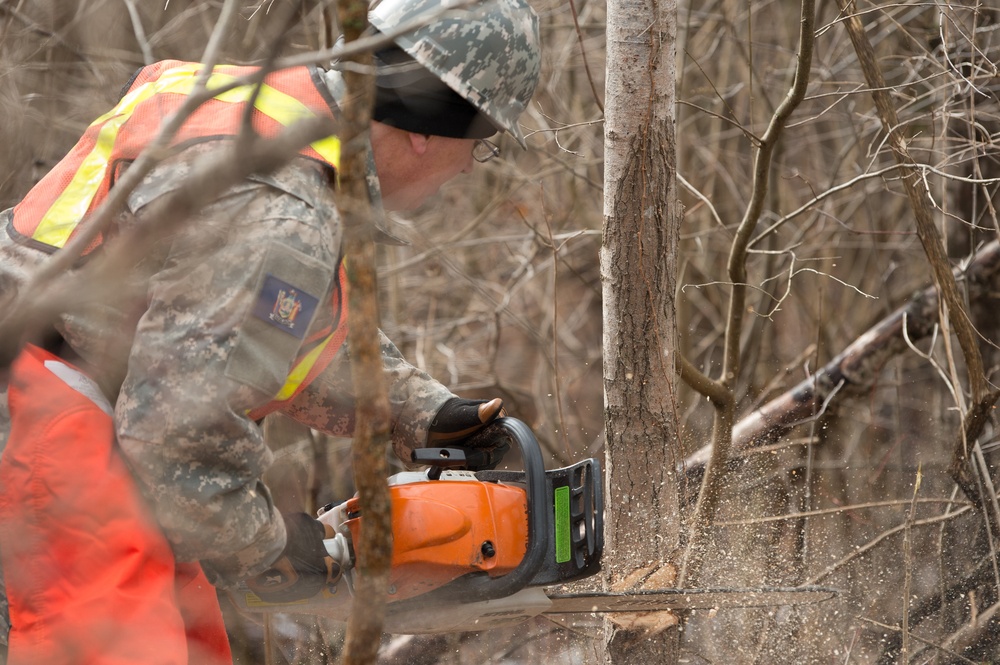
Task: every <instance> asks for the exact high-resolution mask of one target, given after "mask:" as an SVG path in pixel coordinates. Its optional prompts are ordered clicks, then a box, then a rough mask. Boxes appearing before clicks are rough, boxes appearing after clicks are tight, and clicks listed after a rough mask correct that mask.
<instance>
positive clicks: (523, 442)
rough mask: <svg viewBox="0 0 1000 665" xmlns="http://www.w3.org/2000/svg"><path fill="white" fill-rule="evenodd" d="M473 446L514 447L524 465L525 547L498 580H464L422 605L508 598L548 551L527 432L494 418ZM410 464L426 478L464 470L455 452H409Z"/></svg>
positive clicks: (541, 489)
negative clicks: (449, 470) (411, 454)
mask: <svg viewBox="0 0 1000 665" xmlns="http://www.w3.org/2000/svg"><path fill="white" fill-rule="evenodd" d="M477 439H479V440H481V441H482V440H489V441H492V442H498V441H500V442H502V440H503V439H507V440H508V441H511V442H513V443H516V444H517V446H518V448H519V449H520V451H521V460H522V463H523V464H524V477H525V491H526V493H527V495H528V545H527V551H525V553H524V558H523V559H522V560H521V563H520V564H519V565H518V566H517V567H516V568H515V569H514V570H512V571H511V572H509V573H507V574H506V575H501V576H499V577H489V576H487V575H467V576H465V577H462V578H459V579H457V580H455V581H454V582H452V583H450V584H448V585H446V586H443V587H441V588H439V589H436V590H434V591H432V592H430V593H428V594H425V595H423V596H421V600H422V602H427V601H428V600H430V599H431V598H432V597H433V599H434V600H440V601H446V602H447V601H454V600H458V601H461V602H466V603H467V602H473V601H482V600H494V599H497V598H506V597H507V596H510V595H513V594H515V593H517V592H518V591H520V590H521V589H523V588H525V587H526V586H528V584H529V583H530V582H531V581H532V580H533V579H534V578H535V575H536V574H537V573H538V572H539V570H541V568H542V565H543V563H544V561H545V556H546V553H547V552H548V550H549V545H550V544H549V542H548V541H549V533H548V516H547V514H546V511H547V506H548V503H547V502H546V500H545V499H546V487H547V483H546V478H545V461H544V460H543V459H542V451H541V448H540V446H539V445H538V439H536V438H535V435H534V433H532V431H531V429H530V428H529V427H528V426H527V425H525V424H524V423H523V422H521V421H520V420H518V419H517V418H510V417H505V418H498V419H497V420H495V421H493V422H492V423H491V424H490V425H488V426H487V427H485V428H484V431H483V432H482V433H480V434H479V435H478V436H477ZM414 452H415V453H418V454H415V455H414V458H413V461H414V462H417V463H419V464H428V465H431V466H432V468H431V470H430V472H429V473H428V477H429V478H431V479H432V480H434V479H436V478H439V477H440V475H441V471H443V470H444V469H446V468H461V467H463V466H465V465H466V457H465V452H464V451H463V450H461V449H459V448H423V449H419V450H417V451H414Z"/></svg>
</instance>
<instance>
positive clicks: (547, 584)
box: [234, 418, 836, 634]
mask: <svg viewBox="0 0 1000 665" xmlns="http://www.w3.org/2000/svg"><path fill="white" fill-rule="evenodd" d="M488 436H489V437H491V441H493V442H494V444H496V443H499V444H501V445H503V444H504V443H506V444H508V445H509V444H511V443H513V444H516V445H517V447H518V448H519V449H520V453H521V459H522V466H523V468H524V470H523V471H503V470H500V471H495V470H485V471H475V472H473V471H469V470H465V467H468V466H470V465H472V466H474V464H472V463H470V459H469V458H468V457H467V453H468V454H470V455H472V456H474V455H475V451H474V450H472V451H470V450H469V449H460V448H424V449H420V450H416V451H414V454H413V460H412V461H413V462H415V463H417V464H418V465H424V466H426V467H427V469H426V470H423V471H406V472H402V473H398V474H396V475H393V476H392V477H390V478H389V479H388V484H389V493H390V498H391V506H392V508H391V511H392V514H391V519H392V538H393V554H392V562H391V569H390V579H389V589H388V593H389V595H388V598H387V605H386V617H385V631H386V632H388V633H395V634H426V633H448V632H461V631H471V630H476V631H478V630H486V629H491V628H498V627H503V626H509V625H512V624H516V623H519V622H522V621H526V620H528V619H531V618H533V617H536V616H539V615H544V616H554V615H572V614H604V613H610V612H629V613H635V612H656V611H670V610H695V609H715V608H727V607H761V606H778V605H795V604H801V603H813V602H820V601H823V600H826V599H828V598H831V597H832V596H834V595H835V593H836V591H835V590H833V589H828V588H823V587H815V586H806V587H791V588H775V587H760V588H731V589H727V588H707V589H677V588H670V589H657V590H636V591H624V592H598V591H583V592H578V593H565V592H563V591H562V589H563V587H564V586H565V585H566V584H568V583H571V582H576V581H579V580H583V579H585V578H588V577H591V576H593V575H595V574H596V573H598V572H599V571H600V570H601V554H602V551H603V547H604V499H603V496H604V495H603V481H602V478H601V465H600V463H599V461H598V460H597V459H594V458H590V459H586V460H583V461H581V462H578V463H576V464H573V465H571V466H567V467H563V468H560V469H549V470H546V469H545V464H544V461H543V459H542V453H541V449H540V447H539V445H538V441H537V439H536V438H535V436H534V434H533V433H532V431H531V430H530V429H529V428H528V427H527V425H525V424H524V423H523V422H521V421H519V420H517V419H515V418H501V419H499V420H497V421H496V422H495V423H494V424H493V425H492V426H491V427H490V432H489V434H488ZM319 520H320V522H322V523H324V524H325V525H326V526H327V533H328V534H332V535H331V537H329V538H327V539H326V540H325V541H324V543H325V545H326V549H327V552H328V553H329V555H330V557H331V558H332V559H333V560H334V561H335V562H336V563H338V564H339V565H340V569H341V575H340V576H339V577H338V578H337V579H330V580H329V581H328V584H327V585H326V586H325V588H324V589H323V590H322V591H321V592H320V593H319V594H318V595H316V596H314V597H312V598H309V599H307V600H300V601H294V602H289V603H271V602H265V601H263V600H261V599H260V598H259V597H258V596H257V595H256V594H254V593H253V592H252V591H250V590H249V589H247V588H246V587H242V588H240V589H238V590H237V592H236V593H235V594H234V601H235V602H236V604H237V605H238V606H239V607H241V609H243V610H244V611H249V612H265V613H273V612H280V613H291V614H311V615H318V616H323V617H328V618H331V619H334V620H339V621H344V622H346V621H347V619H348V617H349V614H350V611H351V601H352V598H353V595H354V586H355V585H354V583H355V579H356V577H355V576H356V575H357V569H356V568H355V555H354V548H353V543H354V542H355V541H356V540H357V539H358V537H359V533H360V530H361V529H362V528H363V525H364V515H363V511H362V508H361V506H360V503H359V500H358V498H357V497H356V496H355V497H354V498H352V499H349V500H348V501H345V502H343V503H339V504H336V505H330V506H326V507H325V508H324V509H323V510H321V511H320V514H319Z"/></svg>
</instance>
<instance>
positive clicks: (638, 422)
mask: <svg viewBox="0 0 1000 665" xmlns="http://www.w3.org/2000/svg"><path fill="white" fill-rule="evenodd" d="M676 13H677V12H676V4H675V3H674V2H673V1H669V2H655V1H653V2H621V3H618V4H614V3H613V4H612V5H609V7H608V16H609V18H608V30H607V35H608V37H607V38H608V62H609V63H613V64H614V66H611V67H609V68H608V71H607V76H608V80H607V86H608V88H607V99H608V102H609V103H608V107H607V118H606V123H605V152H606V161H605V204H604V209H605V220H604V238H603V241H604V245H603V247H602V250H601V272H602V279H603V283H604V284H603V296H604V326H605V328H604V390H605V409H606V410H605V424H606V432H607V445H606V455H607V457H606V459H607V467H608V468H607V477H608V500H607V501H606V505H607V510H606V513H605V519H606V520H607V534H606V536H607V537H606V541H607V542H608V552H607V554H606V558H605V561H606V566H605V568H606V571H607V572H606V579H605V581H606V583H607V584H609V585H610V586H611V587H613V588H629V587H636V586H641V585H642V584H643V583H644V582H646V583H649V584H655V585H657V586H668V585H669V584H671V583H672V582H673V580H674V578H675V575H674V571H675V570H676V556H677V543H678V538H679V529H678V522H679V518H678V475H677V474H676V473H675V471H674V469H675V468H676V466H675V463H676V462H677V461H678V460H679V457H678V455H679V454H680V452H679V451H680V446H679V440H678V425H677V417H676V411H675V407H676V404H675V394H676V385H675V384H676V376H675V371H674V362H673V360H672V358H673V355H674V353H675V352H676V348H677V341H676V336H677V332H676V324H675V320H674V291H675V280H676V263H677V243H678V238H679V214H678V206H677V204H676V197H677V193H676V189H675V180H674V174H675V166H676V153H675V136H674V127H675V119H674V109H673V105H674V79H675V76H676V71H675V65H674V36H675V31H676V25H675V22H676ZM633 619H634V618H633ZM645 619H649V618H648V617H647V618H645ZM676 626H677V617H676V616H674V615H671V614H668V613H664V614H662V615H660V616H654V617H652V621H648V620H647V621H643V622H642V624H641V625H640V623H639V622H637V621H632V620H628V619H626V620H623V621H619V622H618V623H615V624H612V623H610V622H608V623H607V624H606V644H607V654H606V655H607V660H608V662H612V663H651V662H657V663H671V662H676V659H677V657H678V645H679V631H678V630H677V628H676Z"/></svg>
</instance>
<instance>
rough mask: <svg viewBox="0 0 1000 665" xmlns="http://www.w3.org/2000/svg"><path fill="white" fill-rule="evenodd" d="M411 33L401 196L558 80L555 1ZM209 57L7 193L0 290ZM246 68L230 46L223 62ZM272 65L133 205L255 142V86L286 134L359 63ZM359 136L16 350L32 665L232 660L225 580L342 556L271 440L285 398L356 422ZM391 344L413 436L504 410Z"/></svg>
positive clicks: (438, 180)
mask: <svg viewBox="0 0 1000 665" xmlns="http://www.w3.org/2000/svg"><path fill="white" fill-rule="evenodd" d="M438 8H439V5H438V3H437V2H435V1H434V0H383V2H381V3H380V4H379V5H378V6H377V7H376V8H375V9H374V10H373V11H372V13H371V15H370V18H371V22H372V24H373V26H374V27H375V28H377V29H379V30H382V31H383V32H388V31H390V30H393V29H394V28H395V27H397V26H400V25H403V24H407V25H416V24H417V23H415V22H413V19H414V18H415V17H417V16H419V15H426V12H428V11H433V10H436V9H438ZM393 42H394V43H393V44H392V45H391V46H389V47H388V48H386V49H383V50H382V51H380V52H378V53H377V54H376V55H377V61H378V75H377V82H376V86H377V100H376V105H375V110H374V115H373V118H374V119H373V122H372V124H371V129H370V135H369V138H370V156H371V160H370V161H371V165H372V167H371V170H372V174H373V176H375V177H372V178H370V194H371V198H372V201H373V203H375V204H376V206H377V207H381V206H384V208H385V209H388V210H402V209H407V208H412V207H415V206H418V205H420V204H421V203H423V201H424V200H426V198H427V197H428V196H431V195H432V194H434V193H435V192H436V191H437V189H438V188H439V187H440V186H441V185H442V184H443V183H444V182H447V181H448V180H450V179H452V178H453V177H455V176H457V175H459V174H462V173H467V172H469V171H470V170H471V169H472V168H473V165H474V164H475V163H476V162H477V161H486V160H488V159H490V158H492V157H495V156H496V155H497V154H498V149H497V148H496V146H495V145H494V144H492V143H491V142H490V141H489V140H488V139H489V137H491V136H492V135H493V134H495V133H497V132H506V133H507V134H509V135H511V136H512V137H513V138H514V139H515V140H516V141H517V142H518V143H520V144H521V145H522V146H523V145H524V136H523V133H522V132H521V130H520V128H519V126H518V124H517V118H518V116H519V115H520V114H521V112H522V111H523V110H524V108H525V107H526V105H527V103H528V101H529V100H530V98H531V96H532V93H533V91H534V88H535V85H536V83H537V80H538V72H539V66H540V54H539V44H538V28H537V17H536V16H535V14H534V12H533V11H532V10H531V9H530V7H529V6H528V5H527V4H526V2H525V1H524V0H490V1H482V2H478V3H472V4H469V5H463V7H462V8H461V9H456V10H452V11H449V12H448V13H446V14H439V15H438V17H437V18H436V19H434V20H431V21H430V22H429V23H426V24H425V25H423V27H420V28H417V29H416V30H415V31H413V32H410V33H405V34H402V35H399V36H397V37H395V38H394V40H393ZM200 70H201V67H200V65H197V64H192V63H182V62H176V61H165V62H161V63H156V64H154V65H150V66H148V67H145V68H143V69H142V70H140V71H139V72H138V73H137V75H136V77H135V78H134V79H133V80H132V81H130V82H129V84H128V85H127V86H126V88H125V91H124V93H123V96H122V98H121V101H120V102H119V104H118V105H117V106H116V107H115V108H114V109H112V110H111V111H110V112H109V113H107V114H105V115H104V116H102V117H101V118H99V119H98V120H97V121H95V123H94V124H93V125H92V126H91V128H90V129H89V130H88V132H87V133H85V134H84V136H83V137H82V138H81V140H80V142H78V144H77V146H76V147H75V148H74V149H73V150H72V151H71V152H70V153H69V155H67V157H66V158H65V159H64V160H63V161H62V162H60V163H59V164H58V165H57V166H56V167H55V168H54V169H53V171H52V172H51V173H50V174H48V175H47V176H46V177H45V178H43V179H42V180H41V181H40V182H39V183H38V185H36V187H35V188H33V189H32V190H31V192H29V193H28V195H27V196H26V197H25V198H24V199H23V200H22V201H21V202H20V203H19V204H18V205H17V206H15V207H14V208H13V209H11V210H8V211H5V212H4V213H2V215H3V220H2V221H3V229H2V230H0V296H2V295H3V294H6V293H12V292H14V291H15V290H17V289H18V288H20V286H21V285H22V284H24V283H25V280H26V277H27V275H29V274H30V273H31V271H32V270H34V269H36V268H37V267H38V266H39V265H40V264H41V263H42V262H43V261H44V260H45V259H46V258H47V257H48V256H49V254H51V253H52V252H54V251H58V250H59V248H60V247H62V246H64V245H65V243H66V242H67V241H68V240H69V239H70V238H72V237H73V236H74V235H75V234H76V233H79V232H80V230H81V229H83V228H85V227H86V224H87V219H88V217H87V215H88V213H89V212H91V211H93V210H94V209H95V208H96V207H97V206H98V205H99V204H100V203H101V201H102V200H103V199H104V197H105V196H106V195H107V193H108V191H109V189H110V188H111V186H112V185H113V183H114V181H115V180H116V178H117V177H118V176H119V175H120V174H121V173H122V171H123V170H124V169H126V168H128V164H129V163H130V162H131V161H132V160H134V159H135V158H136V156H137V155H138V154H140V153H141V151H142V149H143V148H144V147H145V145H146V144H147V143H148V142H149V140H151V138H152V136H153V135H155V132H156V131H157V129H158V127H159V126H160V124H161V123H162V122H163V119H164V118H165V117H166V116H167V115H169V113H170V112H171V111H172V110H173V109H176V108H177V107H178V105H179V103H180V100H182V99H183V97H184V95H185V94H186V92H187V91H188V90H190V86H191V83H192V81H193V79H194V77H196V76H197V75H198V73H199V72H200ZM245 73H247V69H246V68H241V67H229V66H220V67H218V68H217V69H216V70H215V71H214V76H215V77H218V80H219V81H222V82H224V81H227V80H232V79H234V78H238V77H239V76H241V75H243V74H245ZM213 78H214V77H213ZM261 91H262V93H261V94H255V93H254V92H253V90H252V88H250V87H245V88H237V89H236V90H234V91H230V92H228V93H226V94H225V95H220V96H219V97H217V98H216V99H213V100H211V101H210V102H208V103H207V104H206V105H205V106H203V107H202V108H201V109H199V111H197V112H196V113H195V114H194V115H193V116H192V117H191V119H190V120H189V122H188V123H187V124H186V125H185V127H184V128H183V129H182V130H181V132H180V133H179V134H178V136H177V139H176V141H175V143H174V144H173V149H172V150H171V153H170V155H169V156H168V157H167V158H166V159H165V160H163V161H162V162H161V163H160V164H159V165H158V166H157V167H156V168H155V169H154V170H153V171H152V172H150V173H149V174H148V175H147V176H146V177H145V179H144V180H143V182H142V184H141V185H140V186H139V187H137V188H136V189H135V190H134V191H133V192H131V193H130V194H129V196H128V201H127V204H126V210H125V212H124V213H123V214H122V215H121V217H120V218H119V219H118V220H117V229H116V230H117V231H119V232H120V231H124V230H127V229H130V228H136V227H138V228H141V227H142V225H143V224H148V223H152V222H154V221H155V220H156V219H157V212H156V211H157V209H158V208H159V207H161V206H162V204H163V202H164V201H165V200H167V199H168V198H169V197H170V195H171V194H172V193H174V192H176V191H178V189H179V188H180V187H181V186H182V184H183V183H184V182H185V179H186V178H187V177H188V176H190V175H192V174H198V172H199V171H198V168H199V165H200V164H201V163H202V160H203V158H205V157H206V156H211V155H214V154H217V152H218V151H219V150H225V149H226V148H227V146H229V145H230V144H231V143H232V140H233V138H234V137H235V136H236V135H237V134H238V133H239V130H240V124H239V123H240V122H241V120H242V118H243V117H244V115H245V113H244V112H245V110H246V109H245V105H246V104H247V103H248V102H249V100H251V99H253V100H255V107H254V108H255V110H254V112H253V114H252V117H253V122H254V127H255V129H256V131H257V132H258V133H260V134H262V135H264V136H268V135H272V134H274V133H276V132H277V131H279V130H280V126H282V125H283V124H285V123H286V122H287V121H288V120H289V118H292V119H297V118H305V117H309V116H310V115H317V114H335V113H336V112H337V108H336V100H337V99H339V98H340V97H341V95H342V94H343V84H342V80H341V78H340V75H339V73H338V72H337V71H336V69H335V68H334V69H330V70H327V71H324V70H322V69H319V68H315V67H301V68H295V69H291V70H283V71H281V72H275V73H272V74H270V75H269V76H268V77H267V78H265V80H264V85H263V88H262V89H261ZM338 156H339V142H338V140H337V138H336V137H328V138H327V139H323V140H321V141H317V142H316V143H314V144H312V145H310V146H307V147H306V148H304V149H303V150H302V151H301V152H300V154H299V155H298V156H296V157H295V158H293V159H292V160H291V161H289V162H288V163H287V164H286V165H284V166H282V167H280V168H277V169H275V170H274V171H271V172H268V173H258V174H254V175H252V176H249V177H248V178H246V179H245V180H244V181H242V182H241V183H239V184H238V185H236V186H234V187H231V188H229V189H227V190H226V191H224V192H221V193H220V194H219V195H218V196H217V197H216V198H215V200H213V201H212V202H211V203H210V204H208V205H207V206H205V207H204V208H202V209H201V210H199V211H197V212H196V213H195V214H194V216H193V217H192V219H190V220H188V221H186V223H185V224H183V225H181V226H180V227H179V230H177V231H176V232H174V233H172V234H171V235H170V237H169V238H166V239H165V240H163V241H161V242H158V243H157V245H156V247H155V248H154V251H152V252H151V253H150V254H149V255H148V256H142V257H136V265H135V269H134V271H133V272H132V273H131V274H130V275H129V276H128V277H127V278H126V279H124V280H123V281H122V282H121V283H118V284H115V285H114V287H115V293H113V294H104V296H105V297H102V294H94V293H81V298H80V302H79V303H77V304H76V305H75V306H74V307H73V308H71V309H70V310H69V311H66V312H64V313H63V315H62V316H61V317H60V321H59V324H58V333H59V334H58V337H53V340H51V342H52V343H51V344H48V345H45V344H42V345H35V346H31V345H29V346H26V347H25V348H24V350H23V351H22V352H21V354H20V355H19V356H18V357H17V359H16V360H15V362H14V364H13V365H12V366H11V368H10V372H9V399H8V400H3V399H0V448H2V449H3V452H2V456H0V563H2V568H3V574H2V579H3V581H4V583H5V587H6V591H5V592H2V589H0V598H3V599H4V601H3V602H0V643H3V642H8V643H9V654H8V657H9V662H10V665H20V664H21V663H36V662H46V663H77V662H87V663H100V664H107V665H111V664H116V663H165V664H167V663H169V664H173V663H178V664H179V663H188V662H190V663H216V662H226V659H227V658H228V647H227V646H226V642H225V634H224V630H223V627H222V625H221V619H220V617H219V613H218V607H217V605H216V604H215V603H214V593H215V590H214V587H229V586H233V585H236V584H238V583H240V582H241V581H246V583H247V584H248V585H249V586H250V587H251V588H252V589H253V590H254V591H255V592H257V593H258V595H260V596H261V597H262V598H263V599H265V600H268V599H273V600H283V601H286V600H288V599H293V598H305V597H309V596H310V595H312V594H315V593H317V592H318V590H319V589H320V588H322V586H323V584H324V583H325V582H326V579H327V577H326V576H327V574H328V570H327V566H326V561H325V549H324V546H323V542H322V539H323V529H322V527H321V525H319V523H318V522H317V521H316V520H315V519H313V518H312V517H311V516H309V515H305V514H288V515H282V514H280V513H279V512H278V511H277V510H276V509H275V508H274V504H273V501H272V498H271V495H270V491H269V490H268V488H267V487H266V485H264V483H263V482H262V480H261V477H262V474H263V473H264V471H265V470H266V469H267V468H268V465H269V464H270V462H271V454H270V452H269V451H268V448H267V446H266V444H265V442H264V440H263V436H262V433H261V428H260V426H259V422H260V419H261V418H263V416H264V415H266V414H267V413H271V412H274V411H280V412H282V413H284V414H286V415H288V416H290V417H292V418H294V419H296V420H298V421H300V422H302V423H304V424H306V425H308V426H309V427H312V428H315V429H317V430H321V431H324V432H328V433H331V434H335V435H349V434H350V433H351V431H352V428H353V408H354V407H353V399H352V397H351V381H350V371H349V358H348V356H347V351H346V348H344V345H343V340H344V337H345V335H346V330H347V326H348V313H347V311H346V307H345V306H344V298H343V260H344V257H343V256H342V251H341V233H340V231H341V229H340V222H339V220H340V218H339V213H338V211H337V206H336V191H335V188H334V186H333V185H334V181H335V174H336V168H337V167H338ZM113 240H114V239H113V237H112V238H103V239H101V242H113ZM92 251H95V252H99V251H102V246H101V245H100V243H97V244H96V245H95V247H93V248H92ZM86 258H87V257H86V256H85V257H84V259H85V260H86ZM293 292H294V296H292V295H291V294H292V293H293ZM289 298H293V300H294V302H288V301H287V300H288V299H289ZM276 312H277V313H276ZM283 312H284V314H282V313H283ZM290 312H294V316H290V315H288V313H290ZM272 315H273V316H272ZM42 346H47V348H41V347H42ZM382 349H383V363H384V367H385V372H386V375H387V378H388V383H389V385H390V404H391V408H392V417H393V430H392V443H393V448H394V450H395V452H396V454H397V455H399V456H400V457H401V458H402V459H404V460H407V461H408V460H409V453H410V451H411V450H412V449H414V448H418V447H422V446H425V445H428V444H429V443H436V442H438V441H450V442H459V443H461V441H462V440H463V439H464V438H465V437H467V436H468V435H469V434H471V433H473V432H475V431H476V430H478V429H479V428H481V427H482V426H483V425H484V424H485V423H488V422H491V421H492V420H493V419H495V418H496V417H497V416H498V415H499V414H500V412H501V409H502V403H501V401H500V400H499V399H494V400H488V401H487V400H468V399H463V398H460V397H458V396H456V395H454V394H452V393H451V392H450V391H449V390H448V389H447V388H446V387H445V386H443V385H442V384H440V383H439V382H437V381H435V380H434V379H433V378H431V377H430V376H428V375H427V374H426V373H424V372H422V371H421V370H419V369H417V368H416V367H414V366H412V365H410V364H409V363H407V362H406V360H405V359H403V358H402V356H401V355H400V354H399V352H398V351H397V350H396V348H395V346H393V345H392V343H391V342H390V341H389V340H388V339H386V338H385V337H384V336H383V338H382ZM5 402H6V403H8V404H6V406H9V415H5V411H6V410H5V409H4V408H3V407H4V406H5V404H4V403H5ZM4 446H5V448H4ZM208 601H212V602H208ZM7 602H9V608H8V607H7ZM8 626H9V634H8V631H7V630H6V629H5V628H7V627H8Z"/></svg>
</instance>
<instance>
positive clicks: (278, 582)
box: [246, 513, 340, 603]
mask: <svg viewBox="0 0 1000 665" xmlns="http://www.w3.org/2000/svg"><path fill="white" fill-rule="evenodd" d="M282 518H283V519H284V520H285V533H286V536H287V540H286V541H285V549H284V550H283V551H282V552H281V556H279V557H278V558H277V560H276V561H275V562H274V563H272V564H271V567H270V568H269V569H267V570H265V571H264V572H263V573H260V574H259V575H255V576H254V577H251V578H249V579H248V580H247V581H246V584H247V587H248V588H249V589H250V590H251V591H253V592H254V593H255V594H257V595H258V596H259V597H260V599H261V600H263V601H264V602H267V603H290V602H294V601H296V600H304V599H306V598H312V597H313V596H315V595H316V594H318V593H319V592H320V591H321V590H322V589H323V587H324V586H325V585H326V584H328V583H336V581H337V580H338V579H340V566H339V565H338V564H337V563H336V562H334V561H333V559H331V558H329V555H328V554H327V552H326V547H325V546H324V545H323V537H324V536H325V534H326V530H325V529H324V527H323V524H321V523H320V522H319V521H317V520H315V519H313V518H312V517H310V516H309V515H307V514H306V513H292V514H291V515H282Z"/></svg>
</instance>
